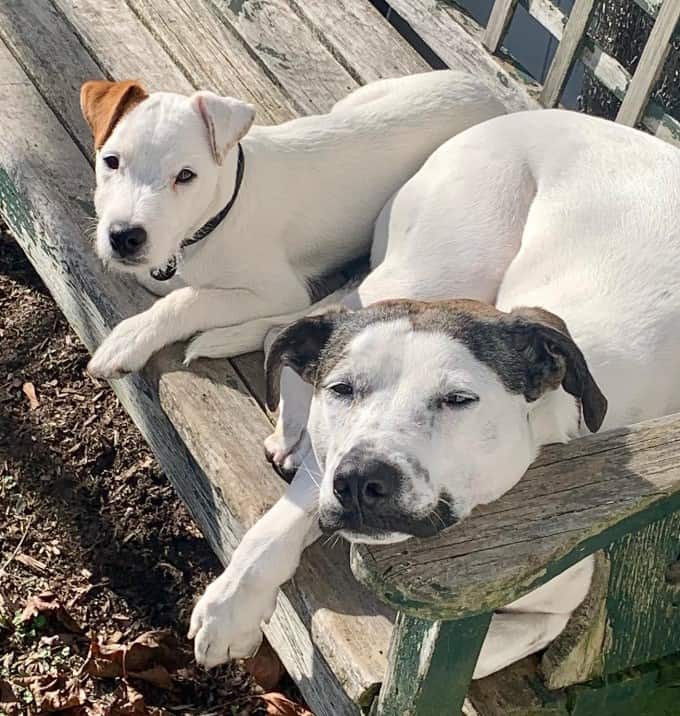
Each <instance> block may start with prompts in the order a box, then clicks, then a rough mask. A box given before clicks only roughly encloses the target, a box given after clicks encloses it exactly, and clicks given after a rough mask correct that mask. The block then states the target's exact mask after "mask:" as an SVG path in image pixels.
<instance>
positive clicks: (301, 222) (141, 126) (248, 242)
mask: <svg viewBox="0 0 680 716" xmlns="http://www.w3.org/2000/svg"><path fill="white" fill-rule="evenodd" d="M81 105H82V109H83V114H84V116H85V118H86V119H87V121H88V122H89V124H90V126H91V128H92V131H93V134H94V140H95V147H96V149H97V159H96V174H97V189H96V193H95V206H96V209H97V215H98V218H99V222H98V226H97V238H96V250H97V253H98V254H99V256H100V257H101V258H102V260H103V261H104V262H105V263H106V264H109V265H111V266H113V267H116V268H118V269H120V270H122V271H127V272H132V273H134V274H135V275H136V276H137V277H138V278H139V279H140V281H141V282H142V283H143V284H144V285H145V286H147V287H148V288H150V289H151V290H152V291H154V292H156V293H167V294H168V295H167V296H166V297H164V298H161V299H160V300H158V301H156V303H155V304H154V305H153V306H152V307H151V308H150V309H149V310H147V311H145V312H143V313H140V314H139V315H136V316H133V317H131V318H128V319H127V320H125V321H123V322H121V323H120V324H119V325H118V326H117V327H116V328H115V329H114V330H113V332H112V333H111V334H110V335H109V336H108V338H107V339H106V340H105V341H104V342H103V343H102V345H101V346H100V347H99V349H98V350H97V352H96V353H95V355H94V357H93V358H92V360H91V362H90V365H89V370H90V372H91V373H93V374H94V375H97V376H102V377H106V378H114V377H117V376H120V375H122V374H124V373H127V372H130V371H134V370H138V369H140V368H142V367H143V366H144V364H145V363H146V362H147V360H148V359H149V357H150V356H151V355H152V354H153V353H154V352H156V351H158V350H159V349H161V348H162V347H163V346H165V345H167V344H169V343H173V342H175V341H178V340H183V339H186V338H189V337H191V336H194V335H195V334H197V333H200V332H203V331H207V332H206V333H203V334H202V335H199V336H198V337H197V338H195V339H194V341H193V342H192V343H191V345H190V346H189V349H188V351H187V354H186V355H187V360H188V361H190V360H192V359H194V358H197V357H199V356H210V357H218V356H231V355H235V354H236V353H239V352H243V349H242V348H241V346H240V344H239V345H236V346H233V345H230V343H229V342H228V341H227V340H225V338H224V336H223V334H222V332H221V331H219V330H217V331H215V330H210V329H215V328H216V327H219V326H232V325H239V324H243V323H244V322H247V321H251V320H252V319H256V318H259V317H264V316H272V315H276V314H280V313H289V312H291V311H298V310H300V309H305V308H306V307H308V306H309V305H310V303H311V302H312V299H313V298H314V288H315V287H316V284H317V283H318V282H319V281H321V282H322V284H323V279H324V277H325V276H327V275H328V274H329V273H332V272H333V271H335V270H337V269H339V268H340V267H341V266H342V265H343V264H345V263H346V262H348V261H351V260H354V259H356V258H357V257H359V256H361V254H362V253H363V254H368V251H369V249H370V242H371V232H372V227H373V224H374V222H375V219H376V217H377V216H378V214H379V212H380V210H381V209H382V207H383V206H384V204H385V202H386V201H387V199H388V198H389V197H390V196H391V195H392V194H393V193H394V192H395V191H396V190H397V189H398V188H399V187H400V186H402V185H403V183H404V182H405V181H406V180H407V179H409V178H410V177H411V176H412V175H413V174H414V173H415V172H416V171H417V170H418V169H419V168H420V166H421V165H422V163H423V162H424V161H425V159H427V157H428V156H429V155H430V154H431V153H432V151H433V150H434V149H435V148H436V147H438V146H439V145H440V144H442V142H444V141H445V140H447V139H449V138H450V137H452V136H453V135H455V134H456V133H458V132H460V131H462V130H464V129H466V128H467V127H470V126H472V125H474V124H477V123H479V122H481V121H482V120H484V119H488V118H490V117H494V116H497V115H498V114H501V113H503V111H504V108H503V106H502V105H501V104H500V103H499V102H498V101H497V100H496V99H495V98H494V97H493V95H492V94H491V91H490V90H489V89H488V88H487V87H486V86H485V85H483V84H482V83H481V82H479V81H477V80H475V79H473V78H471V77H470V76H468V75H465V74H461V73H455V72H449V71H442V72H430V73H425V74H421V75H413V76H411V77H405V78H400V79H390V80H382V81H379V82H375V83H373V84H369V85H367V86H365V87H362V88H361V89H359V90H357V91H356V92H354V93H353V94H351V95H349V96H348V97H347V98H346V99H344V100H342V101H341V102H339V103H338V104H337V105H336V106H335V107H334V108H333V110H332V111H331V112H330V113H329V114H325V115H319V116H313V117H305V118H302V119H296V120H293V121H290V122H287V123H285V124H282V125H279V126H273V127H251V125H252V122H253V119H254V115H255V112H254V109H253V108H252V107H251V106H250V105H248V104H246V103H244V102H240V101H239V100H236V99H232V98H230V97H218V96H217V95H214V94H212V93H211V92H197V93H196V94H194V95H193V96H191V97H185V96H182V95H178V94H170V93H164V92H158V93H154V94H151V95H147V93H146V92H145V91H144V89H143V88H142V87H141V86H140V85H139V84H138V83H137V82H133V81H126V82H103V81H93V82H87V83H85V84H84V85H83V88H82V91H81ZM150 272H151V275H149V274H150ZM172 289H177V290H172ZM321 293H324V287H323V286H321ZM256 327H257V324H253V326H252V328H256ZM263 338H264V331H262V332H260V333H259V334H258V333H257V332H255V334H252V333H251V337H250V340H249V342H248V346H247V347H248V348H249V349H250V350H254V349H257V348H261V347H262V340H263Z"/></svg>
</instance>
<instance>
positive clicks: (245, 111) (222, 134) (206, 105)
mask: <svg viewBox="0 0 680 716" xmlns="http://www.w3.org/2000/svg"><path fill="white" fill-rule="evenodd" d="M191 101H192V103H193V105H194V107H195V108H196V110H197V111H198V113H199V114H200V115H201V118H202V119H203V122H204V123H205V126H206V129H207V131H208V141H209V142H210V149H211V150H212V153H213V157H214V158H215V161H216V162H217V164H222V162H223V160H224V157H225V156H226V155H227V152H228V151H229V150H230V149H231V148H232V147H233V146H234V145H235V144H236V143H237V142H238V141H239V140H241V139H242V138H243V137H244V136H245V135H246V132H247V131H248V130H249V129H250V127H251V125H252V124H253V121H254V120H255V108H254V107H253V106H252V105H251V104H248V103H247V102H241V100H238V99H234V98H233V97H220V96H219V95H216V94H214V93H213V92H196V94H194V96H193V97H192V98H191Z"/></svg>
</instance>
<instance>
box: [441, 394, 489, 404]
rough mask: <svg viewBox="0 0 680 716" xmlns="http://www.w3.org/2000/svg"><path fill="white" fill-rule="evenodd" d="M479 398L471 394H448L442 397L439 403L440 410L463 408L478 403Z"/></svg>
mask: <svg viewBox="0 0 680 716" xmlns="http://www.w3.org/2000/svg"><path fill="white" fill-rule="evenodd" d="M478 400H479V398H478V397H477V396H476V395H472V394H470V393H447V394H446V395H442V396H441V397H440V398H439V399H438V401H437V403H438V405H439V407H440V408H463V407H465V406H467V405H472V403H476V402H477V401H478Z"/></svg>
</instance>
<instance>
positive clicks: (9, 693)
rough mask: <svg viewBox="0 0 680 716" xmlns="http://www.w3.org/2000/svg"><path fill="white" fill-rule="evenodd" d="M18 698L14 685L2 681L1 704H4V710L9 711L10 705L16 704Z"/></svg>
mask: <svg viewBox="0 0 680 716" xmlns="http://www.w3.org/2000/svg"><path fill="white" fill-rule="evenodd" d="M16 703H17V697H16V694H15V693H14V689H13V688H12V684H10V683H9V681H5V680H4V679H0V704H2V708H3V710H7V709H8V708H9V705H11V704H16Z"/></svg>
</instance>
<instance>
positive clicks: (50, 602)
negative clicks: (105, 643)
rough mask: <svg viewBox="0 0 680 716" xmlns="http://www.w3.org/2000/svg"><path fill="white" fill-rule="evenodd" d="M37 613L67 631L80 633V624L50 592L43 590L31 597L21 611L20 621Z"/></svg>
mask: <svg viewBox="0 0 680 716" xmlns="http://www.w3.org/2000/svg"><path fill="white" fill-rule="evenodd" d="M39 614H42V615H44V616H45V617H47V618H48V619H51V620H53V621H56V622H58V623H59V624H61V626H63V627H64V628H66V629H67V630H68V631H71V632H73V633H75V634H82V631H83V630H82V628H81V627H80V625H79V624H78V623H77V622H76V621H75V619H73V617H71V615H70V614H69V613H68V612H67V611H66V609H65V608H64V605H63V604H62V603H61V602H60V601H59V600H58V599H57V597H56V595H54V594H52V593H51V592H44V593H43V594H39V595H38V596H37V597H31V598H30V599H29V600H28V602H26V606H25V607H24V611H23V612H22V613H21V622H23V623H25V622H28V621H31V619H34V618H35V617H37V616H38V615H39Z"/></svg>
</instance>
